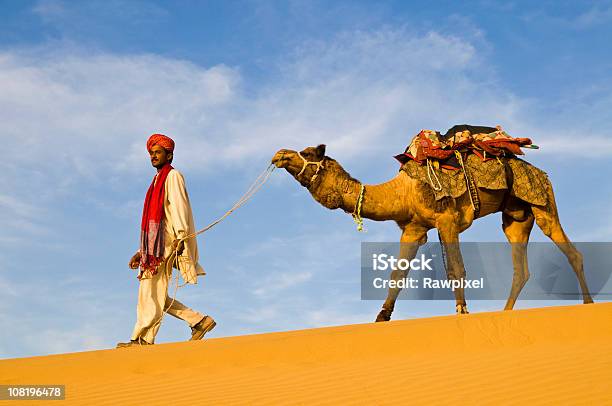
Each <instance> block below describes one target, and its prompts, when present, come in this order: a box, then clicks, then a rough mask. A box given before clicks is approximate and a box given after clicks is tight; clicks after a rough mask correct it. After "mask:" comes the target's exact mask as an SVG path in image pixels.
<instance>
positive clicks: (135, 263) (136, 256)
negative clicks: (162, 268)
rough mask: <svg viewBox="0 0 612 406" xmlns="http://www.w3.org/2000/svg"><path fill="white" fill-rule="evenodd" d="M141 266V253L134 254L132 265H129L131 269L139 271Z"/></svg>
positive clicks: (131, 260)
mask: <svg viewBox="0 0 612 406" xmlns="http://www.w3.org/2000/svg"><path fill="white" fill-rule="evenodd" d="M139 265H140V251H138V252H136V253H135V254H134V256H133V257H132V259H130V263H129V266H130V269H138V266H139Z"/></svg>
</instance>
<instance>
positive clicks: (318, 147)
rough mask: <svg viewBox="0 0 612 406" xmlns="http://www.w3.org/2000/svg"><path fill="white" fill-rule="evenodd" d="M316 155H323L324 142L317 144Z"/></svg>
mask: <svg viewBox="0 0 612 406" xmlns="http://www.w3.org/2000/svg"><path fill="white" fill-rule="evenodd" d="M317 155H318V156H320V157H321V158H322V157H324V156H325V144H319V145H317Z"/></svg>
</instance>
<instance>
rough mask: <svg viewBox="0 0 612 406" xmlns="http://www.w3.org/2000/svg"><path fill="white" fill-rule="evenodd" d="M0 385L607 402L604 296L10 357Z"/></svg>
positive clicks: (97, 400) (331, 399)
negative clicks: (497, 309)
mask: <svg viewBox="0 0 612 406" xmlns="http://www.w3.org/2000/svg"><path fill="white" fill-rule="evenodd" d="M0 384H65V385H66V400H65V401H58V402H57V404H96V405H117V404H130V405H168V404H178V405H180V404H191V405H193V404H204V402H203V401H206V404H307V405H310V404H367V405H372V404H408V403H410V404H439V403H449V402H462V403H463V404H500V403H501V404H527V403H528V404H551V405H553V404H589V405H593V404H597V405H601V404H612V303H600V304H594V305H577V306H563V307H551V308H541V309H529V310H515V311H512V312H492V313H480V314H470V315H462V316H455V315H453V316H445V317H435V318H428V319H416V320H404V321H392V322H388V323H378V324H374V323H372V324H359V325H349V326H341V327H330V328H320V329H311V330H300V331H290V332H283V333H273V334H258V335H250V336H239V337H227V338H217V339H208V340H204V341H200V342H186V343H172V344H160V345H155V346H151V347H140V348H124V349H118V350H114V349H113V350H103V351H92V352H83V353H75V354H62V355H52V356H44V357H33V358H22V359H11V360H4V361H0ZM26 403H29V402H26V401H20V402H19V404H26ZM11 404H15V403H14V402H12V403H11ZM34 404H40V402H37V401H34Z"/></svg>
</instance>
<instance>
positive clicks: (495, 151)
mask: <svg viewBox="0 0 612 406" xmlns="http://www.w3.org/2000/svg"><path fill="white" fill-rule="evenodd" d="M455 129H457V130H459V131H456V132H454V131H453V130H455ZM470 130H472V131H474V130H477V131H486V132H480V133H477V134H472V132H471V131H470ZM453 132H454V133H453ZM527 145H531V140H530V139H529V138H514V137H511V136H510V135H508V134H507V133H506V132H505V131H504V130H502V128H501V127H500V126H497V127H475V126H469V125H465V124H464V125H458V126H454V127H453V128H451V130H449V131H448V132H447V133H446V134H445V135H444V136H442V135H441V134H440V133H439V132H437V131H432V130H421V132H419V133H418V134H417V135H416V136H414V137H413V139H412V141H411V142H410V145H408V147H407V148H406V150H405V151H404V153H403V154H399V155H396V156H395V157H394V158H395V159H397V160H398V161H399V162H400V163H401V164H402V165H403V164H405V163H406V162H408V161H409V160H414V161H416V162H418V163H419V164H421V165H423V164H425V163H426V162H427V160H428V159H433V160H436V161H437V162H438V163H439V164H440V166H441V167H442V168H446V169H458V168H459V167H460V165H459V162H458V161H457V160H456V158H455V152H456V151H459V152H461V153H464V154H465V153H474V154H476V155H477V156H478V157H479V158H480V159H482V160H483V161H488V160H490V159H495V158H496V157H500V156H512V155H524V153H523V151H521V148H520V147H521V146H527Z"/></svg>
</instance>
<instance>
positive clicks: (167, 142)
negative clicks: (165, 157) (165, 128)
mask: <svg viewBox="0 0 612 406" xmlns="http://www.w3.org/2000/svg"><path fill="white" fill-rule="evenodd" d="M153 145H159V146H160V147H162V148H163V149H165V150H166V151H168V152H174V141H172V138H170V137H166V136H165V135H164V134H153V135H152V136H150V137H149V139H148V140H147V151H151V148H153Z"/></svg>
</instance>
